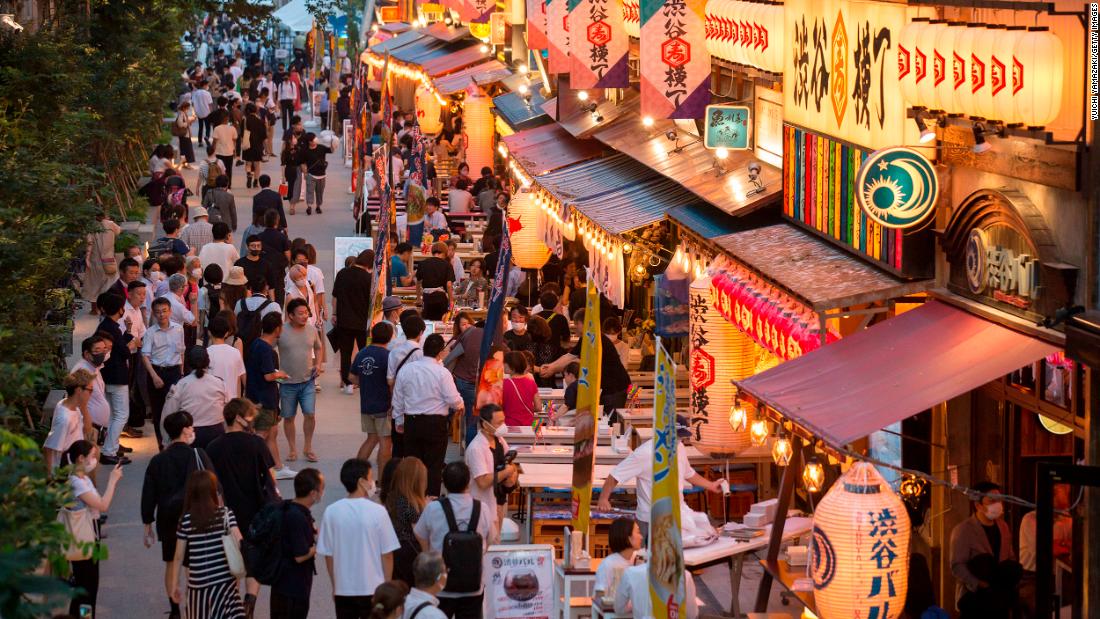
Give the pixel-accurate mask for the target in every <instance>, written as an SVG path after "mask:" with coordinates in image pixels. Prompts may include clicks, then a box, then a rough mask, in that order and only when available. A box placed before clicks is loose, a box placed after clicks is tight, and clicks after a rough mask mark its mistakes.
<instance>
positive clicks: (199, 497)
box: [167, 470, 245, 619]
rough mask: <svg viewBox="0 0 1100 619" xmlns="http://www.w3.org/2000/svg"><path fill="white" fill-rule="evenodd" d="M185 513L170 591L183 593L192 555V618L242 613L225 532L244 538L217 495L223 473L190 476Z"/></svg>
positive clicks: (230, 617) (176, 598)
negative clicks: (181, 579) (182, 581)
mask: <svg viewBox="0 0 1100 619" xmlns="http://www.w3.org/2000/svg"><path fill="white" fill-rule="evenodd" d="M183 494H184V496H183V516H182V517H181V518H180V524H179V527H178V528H177V530H176V556H175V558H174V559H173V560H172V563H171V564H170V565H169V566H168V580H167V583H168V585H167V587H168V597H169V598H170V599H171V600H172V601H173V602H175V603H177V604H178V603H179V602H180V599H182V597H183V596H182V595H181V594H180V589H179V570H180V566H181V565H183V560H184V556H185V555H186V556H187V568H188V569H187V608H186V614H185V615H184V616H185V617H187V619H243V618H244V616H245V613H244V604H243V603H242V602H241V592H240V589H239V586H238V583H237V578H236V577H235V576H233V574H232V573H231V572H230V571H229V560H228V558H227V557H226V554H225V546H224V545H223V542H222V536H224V535H226V534H227V533H228V534H229V535H231V536H232V538H233V540H234V541H235V542H236V543H237V544H240V542H241V531H240V529H238V528H237V519H236V518H235V517H234V516H233V512H232V510H230V509H229V508H228V507H225V506H224V505H222V502H221V498H220V497H219V496H218V478H217V477H216V476H215V475H214V473H213V472H211V471H208V470H201V471H195V472H193V473H191V475H190V477H188V478H187V486H186V488H185V489H184V493H183Z"/></svg>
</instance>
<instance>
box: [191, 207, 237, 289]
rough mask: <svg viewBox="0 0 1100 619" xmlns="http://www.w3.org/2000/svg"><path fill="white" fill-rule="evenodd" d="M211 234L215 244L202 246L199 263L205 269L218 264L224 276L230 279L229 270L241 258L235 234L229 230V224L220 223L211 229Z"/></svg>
mask: <svg viewBox="0 0 1100 619" xmlns="http://www.w3.org/2000/svg"><path fill="white" fill-rule="evenodd" d="M211 234H212V235H213V237H214V242H213V243H207V244H206V245H203V246H202V251H200V252H199V262H201V263H202V265H203V267H208V266H210V265H212V264H216V265H218V266H220V267H221V268H222V276H223V277H229V269H231V268H233V265H234V264H235V263H236V262H237V260H240V258H241V254H240V252H239V251H237V247H236V246H235V245H233V232H232V231H231V230H230V229H229V224H227V223H225V222H224V221H219V222H216V223H215V224H214V226H213V228H211Z"/></svg>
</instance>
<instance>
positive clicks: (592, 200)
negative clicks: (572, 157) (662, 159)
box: [535, 154, 697, 234]
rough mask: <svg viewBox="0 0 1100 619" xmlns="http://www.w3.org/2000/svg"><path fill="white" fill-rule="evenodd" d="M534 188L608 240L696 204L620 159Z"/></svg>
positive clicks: (572, 169) (541, 179)
mask: <svg viewBox="0 0 1100 619" xmlns="http://www.w3.org/2000/svg"><path fill="white" fill-rule="evenodd" d="M535 182H537V183H538V184H539V185H541V186H542V187H544V188H545V189H546V190H547V191H549V192H550V193H551V194H553V195H554V196H555V197H556V198H557V199H558V200H561V201H562V202H564V203H566V204H568V205H569V206H570V208H575V209H577V210H578V211H579V212H580V213H581V214H583V215H584V216H585V217H588V218H589V219H591V220H593V221H594V222H596V223H597V224H598V225H599V226H600V227H602V228H603V229H604V230H606V231H607V232H610V233H611V234H622V233H623V232H626V231H628V230H633V229H634V228H638V227H640V226H644V225H647V224H651V223H653V222H655V221H660V220H661V219H664V217H665V211H667V210H668V209H669V208H673V207H676V206H680V205H684V204H690V203H692V202H695V201H697V198H696V197H695V196H693V195H692V194H691V193H689V192H687V191H684V190H683V189H681V188H680V187H679V186H677V185H676V184H675V183H672V182H670V181H668V180H667V179H665V178H662V177H660V176H657V175H655V174H653V172H652V171H651V170H650V169H649V168H647V167H646V166H645V165H643V164H641V163H638V162H637V161H634V160H633V159H631V158H630V157H627V156H625V155H621V154H615V155H611V156H609V157H604V158H601V159H596V160H594V161H588V162H585V163H579V164H577V165H573V166H569V167H568V168H563V169H561V170H558V171H556V172H551V173H549V174H543V175H541V176H538V177H536V178H535Z"/></svg>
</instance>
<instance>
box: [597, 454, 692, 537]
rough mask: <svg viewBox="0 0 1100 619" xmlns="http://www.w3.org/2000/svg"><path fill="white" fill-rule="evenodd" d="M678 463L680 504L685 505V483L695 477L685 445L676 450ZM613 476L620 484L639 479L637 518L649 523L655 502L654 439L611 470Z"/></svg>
mask: <svg viewBox="0 0 1100 619" xmlns="http://www.w3.org/2000/svg"><path fill="white" fill-rule="evenodd" d="M676 454H677V456H678V457H677V458H676V461H677V463H678V466H679V471H680V503H681V505H683V499H684V483H685V482H686V481H687V479H688V478H690V477H694V476H695V469H693V468H691V463H690V462H688V457H687V453H686V452H685V451H684V445H683V443H679V444H678V445H677V448H676ZM611 476H612V477H614V478H615V481H617V482H619V483H620V484H621V483H623V482H626V481H630V480H631V479H634V478H637V482H636V484H637V490H636V492H637V494H638V510H637V512H636V513H635V518H637V519H638V520H641V521H642V522H649V506H650V504H651V503H652V500H653V439H649V440H648V441H646V442H644V443H642V444H641V445H638V448H637V449H635V450H634V451H633V452H631V453H630V455H629V456H627V457H626V458H624V459H623V461H622V462H620V463H618V464H616V465H615V468H613V469H611Z"/></svg>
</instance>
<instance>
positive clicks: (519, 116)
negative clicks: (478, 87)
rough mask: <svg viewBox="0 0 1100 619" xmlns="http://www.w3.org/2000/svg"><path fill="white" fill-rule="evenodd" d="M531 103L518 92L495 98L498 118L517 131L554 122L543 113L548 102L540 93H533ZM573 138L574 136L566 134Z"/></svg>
mask: <svg viewBox="0 0 1100 619" xmlns="http://www.w3.org/2000/svg"><path fill="white" fill-rule="evenodd" d="M530 94H531V102H530V104H528V103H527V101H525V100H524V99H523V96H522V95H520V94H519V93H518V92H507V93H504V94H503V95H498V96H496V97H493V107H494V108H495V109H494V111H495V112H496V114H497V116H499V117H501V118H502V119H504V122H506V123H508V126H509V127H511V128H512V129H514V130H516V131H520V130H523V129H528V128H530V127H537V126H539V125H545V124H546V123H551V122H554V121H553V119H552V118H550V117H549V116H547V115H546V112H543V111H542V104H543V103H544V102H545V101H546V100H545V99H543V98H542V95H541V94H539V93H538V92H531V93H530ZM565 135H567V136H569V137H570V138H572V137H573V136H571V135H569V134H568V133H566V134H565Z"/></svg>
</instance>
